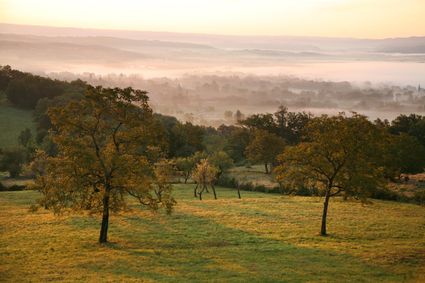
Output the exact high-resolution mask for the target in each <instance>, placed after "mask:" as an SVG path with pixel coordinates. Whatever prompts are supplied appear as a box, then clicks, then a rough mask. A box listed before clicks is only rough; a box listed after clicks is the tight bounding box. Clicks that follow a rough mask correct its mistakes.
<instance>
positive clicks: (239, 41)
mask: <svg viewBox="0 0 425 283" xmlns="http://www.w3.org/2000/svg"><path fill="white" fill-rule="evenodd" d="M0 33H3V34H5V33H9V34H21V35H22V34H26V35H29V34H30V35H38V36H48V37H65V38H66V37H88V38H86V39H85V41H86V42H92V43H93V40H94V39H93V38H90V37H93V36H96V37H97V38H96V40H97V41H99V40H100V41H102V42H103V43H105V42H107V44H108V45H111V44H112V45H114V44H116V43H117V38H118V39H120V40H121V41H120V42H119V44H120V45H121V44H124V45H131V46H134V45H139V44H143V45H144V46H146V45H149V44H152V46H162V47H164V46H168V47H170V45H169V44H171V45H172V46H173V47H178V48H196V49H199V48H210V46H212V47H216V48H237V49H274V50H292V51H319V50H321V51H368V52H399V53H411V51H412V50H416V51H418V50H419V51H421V52H424V49H423V47H424V46H425V36H422V37H409V38H388V39H355V38H332V37H307V36H233V35H212V34H195V33H175V32H151V31H130V30H108V29H82V28H64V27H47V26H31V25H14V24H0ZM2 37H3V35H2ZM99 37H101V38H99ZM112 38H115V39H112ZM123 39H126V40H125V42H124V40H123ZM64 40H65V41H66V39H64ZM129 40H142V41H144V42H130V41H129ZM148 41H150V42H148ZM153 41H160V42H153ZM164 41H165V42H164ZM80 42H81V41H80ZM114 42H115V43H114ZM193 44H195V45H193Z"/></svg>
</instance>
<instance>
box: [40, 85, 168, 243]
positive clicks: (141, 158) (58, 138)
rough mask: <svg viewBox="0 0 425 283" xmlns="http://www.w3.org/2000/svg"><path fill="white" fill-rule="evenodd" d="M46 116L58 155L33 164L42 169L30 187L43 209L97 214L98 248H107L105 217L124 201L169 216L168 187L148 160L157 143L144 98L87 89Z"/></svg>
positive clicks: (136, 93) (121, 91)
mask: <svg viewBox="0 0 425 283" xmlns="http://www.w3.org/2000/svg"><path fill="white" fill-rule="evenodd" d="M48 113H49V117H50V120H51V122H52V126H53V130H52V131H51V133H50V135H51V139H52V140H53V142H54V143H55V145H56V147H57V151H58V153H57V155H56V156H54V157H48V156H47V155H45V154H37V155H38V156H39V157H41V158H43V159H44V161H37V162H35V163H36V164H43V166H44V168H43V169H42V170H40V169H39V170H37V171H38V172H41V173H39V174H38V176H37V178H36V181H35V186H36V187H37V188H38V189H39V190H40V191H41V192H42V194H43V197H42V199H41V200H40V203H41V204H42V205H43V206H45V207H46V208H48V209H52V210H53V211H54V212H56V213H59V212H61V211H63V210H65V209H71V210H88V211H90V212H92V213H96V212H98V213H101V214H102V224H101V229H100V235H99V242H100V243H105V242H107V233H108V225H109V213H110V211H119V210H122V209H125V208H126V203H127V197H126V196H127V195H130V196H133V197H135V198H137V199H138V200H139V202H140V203H141V204H142V205H146V206H148V207H149V208H151V209H152V210H156V209H158V208H159V207H161V206H163V207H165V208H166V209H167V212H171V209H172V207H173V204H174V200H173V198H172V197H171V195H170V190H171V186H168V185H165V183H164V181H163V176H164V175H163V174H159V173H157V170H158V169H156V167H155V164H152V162H150V161H149V159H148V155H149V154H148V153H149V149H150V148H151V146H160V145H161V141H159V140H158V139H157V138H156V135H155V133H156V132H157V130H158V129H157V128H156V127H154V125H156V124H155V123H154V122H153V118H152V110H151V108H150V107H149V105H148V97H147V96H146V92H143V91H140V90H133V89H132V88H126V89H119V88H114V89H111V88H102V87H96V88H94V87H88V90H87V92H86V94H85V96H84V98H83V99H81V100H78V101H72V102H70V103H69V104H68V105H67V106H65V107H60V108H51V109H49V112H48Z"/></svg>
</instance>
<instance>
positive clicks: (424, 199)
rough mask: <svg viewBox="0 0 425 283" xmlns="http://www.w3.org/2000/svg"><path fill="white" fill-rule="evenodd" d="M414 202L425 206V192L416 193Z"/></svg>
mask: <svg viewBox="0 0 425 283" xmlns="http://www.w3.org/2000/svg"><path fill="white" fill-rule="evenodd" d="M413 200H414V201H415V202H416V203H419V204H421V205H425V190H420V191H416V192H415V194H414V195H413Z"/></svg>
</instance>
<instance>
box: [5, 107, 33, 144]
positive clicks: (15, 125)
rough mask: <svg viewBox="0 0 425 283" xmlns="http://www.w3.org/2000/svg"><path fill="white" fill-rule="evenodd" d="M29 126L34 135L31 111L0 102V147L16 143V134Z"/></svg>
mask: <svg viewBox="0 0 425 283" xmlns="http://www.w3.org/2000/svg"><path fill="white" fill-rule="evenodd" d="M25 128H29V129H30V130H31V132H32V134H33V135H35V124H34V122H33V117H32V111H30V110H23V109H18V108H14V107H11V106H6V105H1V104H0V148H7V147H15V146H17V145H18V136H19V134H20V133H21V131H22V130H25Z"/></svg>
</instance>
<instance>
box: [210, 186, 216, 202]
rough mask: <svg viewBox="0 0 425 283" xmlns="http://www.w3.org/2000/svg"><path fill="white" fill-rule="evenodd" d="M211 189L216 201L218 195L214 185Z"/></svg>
mask: <svg viewBox="0 0 425 283" xmlns="http://www.w3.org/2000/svg"><path fill="white" fill-rule="evenodd" d="M211 188H212V190H213V193H214V199H217V194H216V192H215V188H214V185H211Z"/></svg>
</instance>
